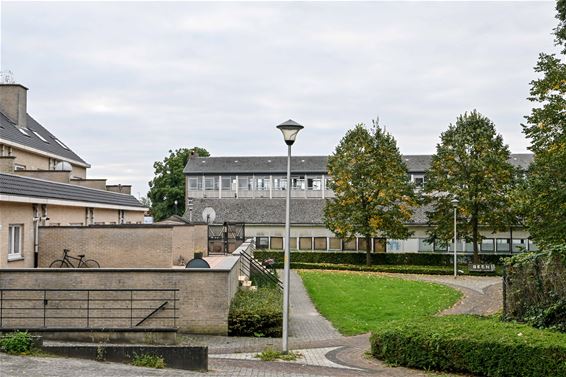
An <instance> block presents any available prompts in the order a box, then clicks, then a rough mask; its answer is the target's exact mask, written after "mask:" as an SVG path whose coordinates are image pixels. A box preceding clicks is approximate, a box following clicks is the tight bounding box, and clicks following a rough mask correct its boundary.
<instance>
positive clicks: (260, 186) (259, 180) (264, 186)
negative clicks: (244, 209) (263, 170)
mask: <svg viewBox="0 0 566 377" xmlns="http://www.w3.org/2000/svg"><path fill="white" fill-rule="evenodd" d="M255 181H256V186H255V187H256V190H259V191H264V190H269V177H256V179H255Z"/></svg>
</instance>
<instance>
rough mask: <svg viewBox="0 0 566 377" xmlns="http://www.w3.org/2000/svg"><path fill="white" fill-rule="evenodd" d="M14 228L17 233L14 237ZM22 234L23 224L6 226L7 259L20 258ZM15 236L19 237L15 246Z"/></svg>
mask: <svg viewBox="0 0 566 377" xmlns="http://www.w3.org/2000/svg"><path fill="white" fill-rule="evenodd" d="M16 229H17V233H18V236H17V237H15V233H16ZM23 235H24V224H10V225H9V226H8V260H11V259H21V258H22V246H23ZM16 238H19V239H18V243H17V248H16V242H15V241H16Z"/></svg>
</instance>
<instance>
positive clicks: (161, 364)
mask: <svg viewBox="0 0 566 377" xmlns="http://www.w3.org/2000/svg"><path fill="white" fill-rule="evenodd" d="M132 365H135V366H136V367H146V368H156V369H163V368H165V359H163V357H162V356H158V355H152V354H147V353H144V354H141V355H138V354H136V353H134V357H133V358H132Z"/></svg>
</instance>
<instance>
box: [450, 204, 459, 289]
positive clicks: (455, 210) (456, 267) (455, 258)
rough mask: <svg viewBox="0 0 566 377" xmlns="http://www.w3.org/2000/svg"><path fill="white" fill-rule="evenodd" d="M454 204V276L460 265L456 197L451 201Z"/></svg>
mask: <svg viewBox="0 0 566 377" xmlns="http://www.w3.org/2000/svg"><path fill="white" fill-rule="evenodd" d="M451 203H452V206H453V207H454V278H456V276H458V266H457V254H456V246H457V245H458V244H457V233H456V215H457V212H458V203H459V201H458V199H456V198H454V199H452V201H451Z"/></svg>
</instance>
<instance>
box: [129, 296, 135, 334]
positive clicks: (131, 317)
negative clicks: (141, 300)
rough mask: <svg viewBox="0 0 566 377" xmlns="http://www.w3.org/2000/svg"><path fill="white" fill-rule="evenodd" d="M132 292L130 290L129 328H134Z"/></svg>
mask: <svg viewBox="0 0 566 377" xmlns="http://www.w3.org/2000/svg"><path fill="white" fill-rule="evenodd" d="M133 305H134V291H132V290H130V328H133V327H134V306H133Z"/></svg>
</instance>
